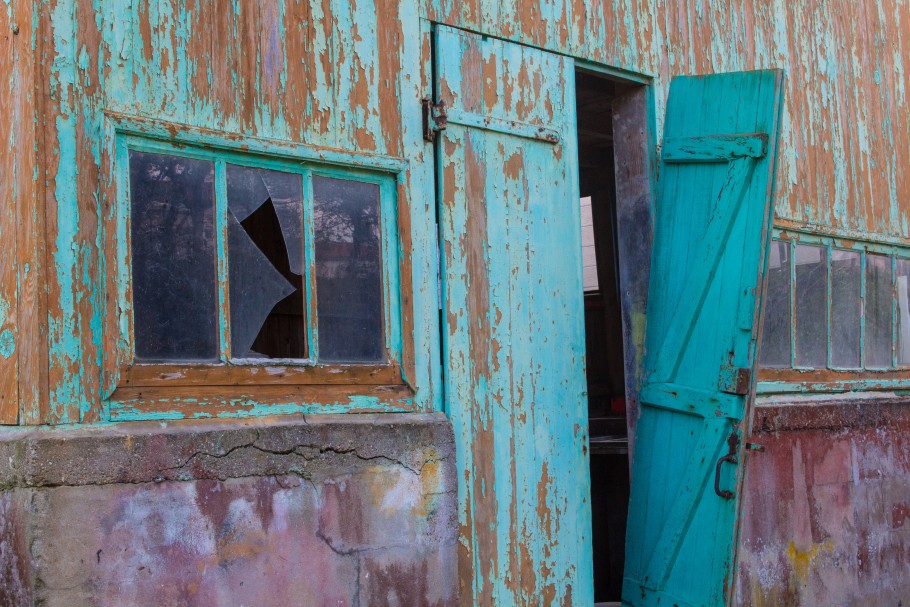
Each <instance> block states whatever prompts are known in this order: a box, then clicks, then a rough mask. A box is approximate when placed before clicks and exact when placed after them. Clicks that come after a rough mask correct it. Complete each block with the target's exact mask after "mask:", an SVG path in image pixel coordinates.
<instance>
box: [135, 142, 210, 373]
mask: <svg viewBox="0 0 910 607" xmlns="http://www.w3.org/2000/svg"><path fill="white" fill-rule="evenodd" d="M129 156H130V204H131V212H130V222H131V236H132V239H131V240H132V254H133V259H132V266H133V323H134V332H135V349H136V360H139V361H145V362H151V361H173V360H190V361H211V360H217V359H218V298H217V291H216V288H215V285H216V277H215V274H216V265H215V190H214V182H215V171H214V165H213V164H212V163H211V162H206V161H203V160H192V159H189V158H180V157H177V156H165V155H161V154H148V153H144V152H134V151H130V154H129Z"/></svg>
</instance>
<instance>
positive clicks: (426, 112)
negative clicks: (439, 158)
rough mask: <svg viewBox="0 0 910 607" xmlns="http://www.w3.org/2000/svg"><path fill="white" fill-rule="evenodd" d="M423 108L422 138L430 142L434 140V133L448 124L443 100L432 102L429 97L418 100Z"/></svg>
mask: <svg viewBox="0 0 910 607" xmlns="http://www.w3.org/2000/svg"><path fill="white" fill-rule="evenodd" d="M420 104H421V106H422V108H423V140H424V141H429V142H430V143H432V142H434V141H436V133H438V132H439V131H442V130H444V129H445V128H446V126H448V122H449V120H448V116H447V114H446V104H445V101H440V102H439V103H433V101H432V100H430V98H429V97H424V98H423V99H421V100H420Z"/></svg>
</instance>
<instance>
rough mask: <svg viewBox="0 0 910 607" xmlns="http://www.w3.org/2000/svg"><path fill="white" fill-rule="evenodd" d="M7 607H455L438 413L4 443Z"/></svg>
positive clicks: (2, 529)
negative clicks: (245, 606) (247, 606)
mask: <svg viewBox="0 0 910 607" xmlns="http://www.w3.org/2000/svg"><path fill="white" fill-rule="evenodd" d="M0 451H3V455H2V457H0V483H2V484H3V486H4V487H5V489H4V490H3V491H2V493H0V515H2V516H0V557H2V562H0V588H2V590H0V604H2V605H4V607H5V606H6V605H11V606H17V607H18V606H20V605H23V606H24V605H32V604H36V605H45V606H58V605H59V606H67V607H71V606H80V605H92V606H94V605H98V606H121V605H156V606H159V605H162V606H164V605H175V606H176V605H181V606H182V605H193V606H200V607H209V606H212V607H214V606H227V605H232V606H234V605H255V606H268V605H275V606H292V605H301V606H326V607H343V606H351V607H360V606H364V607H365V606H367V605H369V606H374V605H376V606H380V607H382V606H386V605H387V606H389V607H392V606H402V607H403V606H421V605H426V606H428V607H442V606H445V605H451V604H454V601H455V592H456V587H455V584H456V580H457V572H456V559H455V544H456V538H457V523H456V521H457V516H456V512H455V494H454V491H455V478H454V457H455V455H454V443H453V438H452V434H451V428H450V426H449V424H448V422H447V421H446V420H445V418H444V417H443V416H441V415H363V416H358V415H347V416H315V417H307V418H305V419H304V418H296V419H287V418H278V419H263V420H250V421H244V422H236V421H232V422H181V423H169V424H158V423H135V424H121V425H117V426H109V427H105V428H76V429H68V430H67V429H63V430H61V429H55V430H33V431H26V432H23V431H9V432H4V433H2V434H0Z"/></svg>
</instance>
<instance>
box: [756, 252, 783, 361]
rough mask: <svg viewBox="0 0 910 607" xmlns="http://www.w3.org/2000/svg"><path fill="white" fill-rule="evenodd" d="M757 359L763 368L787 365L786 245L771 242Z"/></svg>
mask: <svg viewBox="0 0 910 607" xmlns="http://www.w3.org/2000/svg"><path fill="white" fill-rule="evenodd" d="M760 360H761V364H762V366H765V367H789V366H790V245H789V243H786V242H780V241H777V240H775V241H774V242H772V243H771V251H770V256H769V265H768V291H767V293H766V295H765V310H764V323H763V325H762V337H761V354H760Z"/></svg>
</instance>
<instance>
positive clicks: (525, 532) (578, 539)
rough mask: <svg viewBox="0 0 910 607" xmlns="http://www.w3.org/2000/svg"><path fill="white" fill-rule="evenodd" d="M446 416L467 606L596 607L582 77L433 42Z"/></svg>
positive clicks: (501, 50) (522, 56) (553, 62)
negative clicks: (439, 120) (464, 121)
mask: <svg viewBox="0 0 910 607" xmlns="http://www.w3.org/2000/svg"><path fill="white" fill-rule="evenodd" d="M436 52H437V55H436V57H437V65H436V74H437V77H438V82H437V96H438V99H439V100H440V101H442V102H444V103H445V105H446V107H449V108H456V109H458V110H459V111H461V112H465V113H472V114H475V115H480V116H484V117H489V118H492V119H494V120H496V121H506V122H519V123H523V124H527V125H533V126H535V127H540V128H545V129H550V130H553V131H555V132H557V133H558V134H559V141H560V143H558V144H553V143H551V142H548V141H543V140H534V139H527V138H525V137H524V136H523V135H524V133H523V132H520V133H508V134H507V133H505V132H498V131H494V130H489V129H486V128H484V127H483V125H481V124H473V126H461V125H457V124H450V125H449V126H448V127H447V128H446V129H445V130H444V131H443V132H442V133H441V134H440V136H439V154H440V175H439V179H440V187H441V191H442V198H441V200H440V220H441V231H442V242H443V251H444V252H443V260H442V261H443V289H444V293H443V306H444V312H445V325H444V344H445V346H444V349H443V358H444V369H445V374H446V410H447V412H448V414H449V417H450V419H451V420H452V425H453V427H454V429H455V436H456V443H457V444H458V449H459V451H458V466H459V470H460V471H461V472H460V473H459V500H460V503H459V516H460V524H461V538H460V542H461V546H460V548H461V550H460V553H459V570H460V575H461V604H462V605H465V606H474V605H529V604H545V605H589V604H591V603H592V602H593V579H592V564H591V555H590V545H589V542H590V539H589V538H590V525H591V522H590V506H589V504H588V498H587V497H586V496H587V495H588V484H589V479H588V469H587V457H586V449H587V431H586V430H587V420H586V415H587V411H586V398H585V396H584V391H585V379H584V327H583V318H584V316H583V303H582V282H581V227H580V226H581V223H580V222H581V220H580V209H579V205H578V199H579V190H578V187H579V186H578V177H577V169H576V168H575V167H576V166H577V165H576V162H577V159H576V146H577V144H576V137H575V126H574V123H575V104H574V95H573V90H574V87H573V85H574V69H573V64H572V62H571V61H569V60H567V59H566V58H564V57H560V56H558V55H553V54H550V53H544V52H541V51H538V50H534V49H528V48H523V47H521V46H518V45H515V44H510V43H503V42H501V41H498V40H492V39H481V37H480V36H476V35H473V34H467V33H464V32H458V31H457V30H453V29H450V28H444V27H439V28H438V30H437V32H436Z"/></svg>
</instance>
